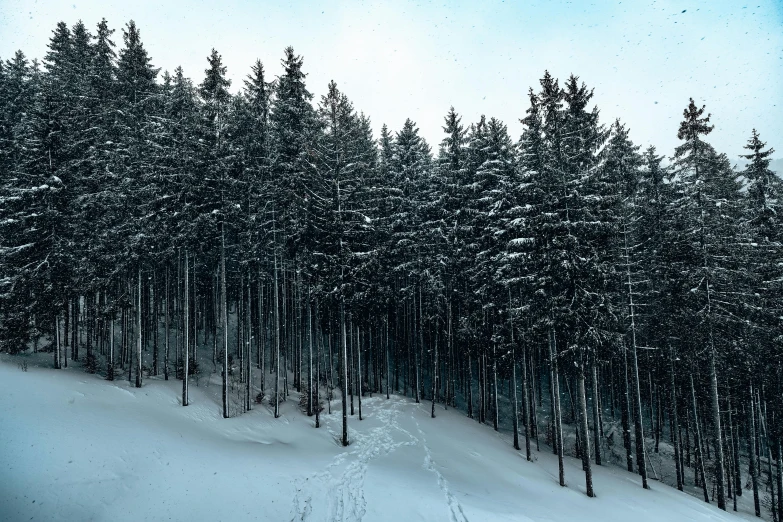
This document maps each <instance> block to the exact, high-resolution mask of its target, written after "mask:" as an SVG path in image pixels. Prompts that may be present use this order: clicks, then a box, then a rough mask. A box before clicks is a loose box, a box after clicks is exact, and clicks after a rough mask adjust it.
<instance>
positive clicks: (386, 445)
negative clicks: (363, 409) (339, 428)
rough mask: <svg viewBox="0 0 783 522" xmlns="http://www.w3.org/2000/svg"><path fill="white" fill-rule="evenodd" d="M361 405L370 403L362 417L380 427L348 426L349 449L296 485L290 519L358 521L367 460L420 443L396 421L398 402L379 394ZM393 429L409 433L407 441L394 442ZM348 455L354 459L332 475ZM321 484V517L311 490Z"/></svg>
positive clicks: (363, 505)
mask: <svg viewBox="0 0 783 522" xmlns="http://www.w3.org/2000/svg"><path fill="white" fill-rule="evenodd" d="M363 404H364V405H365V406H373V408H372V410H371V414H370V415H365V420H368V419H371V418H375V419H376V420H377V421H379V422H380V426H376V427H373V428H371V429H370V430H369V431H367V432H366V433H362V432H359V431H357V430H354V429H352V428H350V427H349V428H348V435H349V440H350V441H351V444H350V446H349V447H348V449H349V450H350V451H344V452H341V453H340V454H338V455H337V456H335V457H334V458H333V459H332V461H331V462H330V463H329V464H327V466H326V469H325V470H324V471H321V472H318V473H315V474H313V475H310V476H308V477H306V478H305V479H304V480H302V481H300V483H299V484H298V485H297V487H296V494H295V496H294V515H293V517H292V518H291V520H292V522H293V521H305V520H311V519H312V520H330V521H331V520H335V521H337V520H340V521H349V522H360V521H361V520H362V519H363V518H364V515H365V513H366V512H367V501H366V499H365V497H364V478H365V476H366V474H367V468H368V467H369V464H370V462H371V461H373V460H375V459H377V458H379V457H382V456H386V455H389V454H391V453H393V452H394V451H395V450H396V449H397V448H400V447H403V446H412V445H415V444H416V443H417V442H419V441H418V439H417V438H415V437H413V436H412V435H411V434H410V433H408V432H407V431H405V430H404V429H401V428H400V427H399V424H398V423H397V416H398V415H399V408H398V403H396V402H393V403H387V402H386V401H385V400H384V399H381V398H380V397H370V398H367V399H365V400H364V401H363ZM336 415H337V414H336V413H335V416H336ZM326 426H327V430H328V431H329V433H330V434H331V435H332V436H333V437H334V438H335V439H338V440H339V438H340V435H339V434H338V433H336V432H334V431H333V430H332V429H331V428H330V427H329V426H330V423H329V422H327V423H326ZM393 429H397V430H398V431H400V432H402V433H404V434H406V435H408V436H409V438H410V440H405V441H401V442H395V441H394V438H393V437H392V433H393ZM349 456H353V457H354V459H353V460H352V461H351V462H350V463H349V464H348V465H347V466H346V467H345V469H344V470H343V471H342V473H340V474H338V475H336V476H335V475H334V474H333V473H332V469H334V468H336V467H338V466H339V465H340V464H342V463H343V462H344V461H345V460H346V459H347V458H348V457H349ZM319 482H320V484H319ZM324 483H325V484H326V487H327V492H326V495H325V496H326V498H325V499H324V500H325V507H326V509H327V512H326V513H325V514H324V516H323V517H316V516H315V514H314V513H313V509H314V507H315V508H317V507H319V506H322V505H323V504H322V503H317V502H314V500H313V495H314V490H315V489H316V488H319V487H320V488H322V487H323V485H324Z"/></svg>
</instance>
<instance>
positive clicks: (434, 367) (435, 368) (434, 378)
mask: <svg viewBox="0 0 783 522" xmlns="http://www.w3.org/2000/svg"><path fill="white" fill-rule="evenodd" d="M436 328H437V327H436ZM437 399H438V334H437V332H436V333H435V351H434V353H433V354H432V411H431V412H430V416H431V417H432V418H433V419H434V418H435V401H436V400H437Z"/></svg>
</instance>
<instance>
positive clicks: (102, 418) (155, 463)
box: [0, 355, 752, 522]
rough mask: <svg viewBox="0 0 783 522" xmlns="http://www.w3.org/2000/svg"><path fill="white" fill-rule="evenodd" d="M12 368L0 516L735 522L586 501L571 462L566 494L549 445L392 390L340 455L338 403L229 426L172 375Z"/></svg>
mask: <svg viewBox="0 0 783 522" xmlns="http://www.w3.org/2000/svg"><path fill="white" fill-rule="evenodd" d="M19 360H20V359H19V358H13V357H9V356H6V355H3V356H1V358H0V396H2V400H1V401H0V425H2V437H0V484H2V488H0V520H5V521H9V522H16V521H22V520H46V521H55V520H63V521H77V520H78V521H88V520H95V521H99V520H111V521H112V522H120V521H125V520H128V521H139V520H189V521H199V520H209V521H219V520H225V521H240V520H262V521H267V520H268V521H284V520H285V521H288V520H312V521H327V520H328V521H332V520H346V521H358V520H365V521H376V520H379V521H382V520H395V521H399V520H404V521H406V522H410V521H414V520H427V521H439V520H444V521H468V520H471V521H506V520H508V521H511V520H514V521H519V520H523V521H527V520H535V521H538V520H552V521H557V520H563V521H566V520H567V521H575V520H581V521H584V520H600V521H607V522H608V521H627V520H634V522H643V521H647V520H649V521H653V520H654V521H658V520H667V521H676V520H693V521H699V520H710V521H723V520H725V521H731V520H739V519H738V518H737V516H736V515H735V514H732V513H724V512H721V511H719V510H718V509H717V508H716V507H715V506H713V505H707V504H705V503H703V502H701V501H699V500H698V499H696V498H693V497H691V496H689V495H686V494H683V493H680V492H678V491H676V490H674V489H672V488H670V487H668V486H665V485H663V484H661V483H659V482H655V481H653V482H652V490H650V491H644V490H642V489H641V486H640V479H639V477H637V476H636V475H632V474H629V473H627V472H625V471H623V470H621V469H620V468H617V467H614V466H612V467H606V466H603V467H599V466H596V469H595V484H596V493H597V498H594V499H591V498H588V497H587V496H585V494H584V488H583V483H582V479H583V474H582V473H581V469H580V464H579V462H578V461H577V460H575V459H570V458H569V459H568V460H567V469H566V476H567V478H568V480H569V483H568V487H567V488H561V487H559V486H558V484H557V478H556V477H557V460H556V459H555V458H553V456H552V455H551V454H550V453H549V452H548V451H544V448H543V446H542V451H541V452H538V453H534V455H535V458H536V459H535V461H534V462H526V461H525V459H524V454H523V453H518V452H515V451H514V450H513V449H512V448H511V445H510V444H509V441H508V440H507V437H506V436H505V435H503V434H500V435H499V434H496V433H495V432H493V431H492V430H491V428H487V427H485V426H481V425H479V424H478V423H476V422H474V421H471V420H470V419H468V418H466V417H465V416H464V415H463V414H462V413H460V412H455V411H452V410H448V411H444V410H443V409H442V408H441V407H439V408H438V413H437V418H435V419H431V418H430V417H429V403H425V404H421V405H417V404H415V403H414V402H413V401H411V400H409V399H406V398H403V397H399V396H392V398H391V399H390V400H386V398H385V397H384V396H374V397H366V398H365V399H364V400H363V413H364V416H365V419H364V420H363V421H359V420H358V416H357V417H354V418H351V421H350V426H351V430H350V438H351V441H352V444H351V445H350V446H349V447H347V448H342V447H341V446H340V445H339V442H338V440H337V439H338V431H339V422H340V416H339V414H338V413H337V409H336V408H335V413H333V414H332V415H327V414H325V415H324V416H323V418H322V420H323V425H322V428H321V429H314V428H313V419H312V418H308V417H307V416H305V415H303V414H301V413H300V412H299V411H298V410H297V409H296V405H295V404H294V402H293V401H291V400H289V402H287V403H286V404H285V405H284V407H283V410H282V411H283V415H282V416H281V417H280V418H278V419H274V418H273V416H272V414H271V413H270V411H269V410H268V409H267V407H266V405H256V409H255V410H254V411H252V412H251V413H248V414H244V415H241V416H238V417H235V418H231V419H227V420H225V419H222V418H221V411H220V405H219V402H218V401H216V400H215V399H216V397H217V393H218V387H217V386H214V385H211V386H208V385H207V383H206V380H202V381H201V383H200V384H201V385H200V386H193V387H192V388H191V400H192V404H191V405H190V406H188V407H187V408H182V407H180V406H179V381H173V380H172V381H169V382H165V381H162V380H156V379H149V380H147V381H145V385H144V386H143V387H142V388H140V389H136V388H131V387H129V386H128V383H127V382H126V381H115V382H107V381H105V380H102V379H101V378H100V377H98V376H94V375H87V374H84V373H82V371H81V370H70V369H69V370H62V371H53V370H51V369H46V368H38V367H35V366H33V365H31V366H30V367H29V368H28V370H27V371H22V370H21V369H20V368H19V367H18V366H17V363H18V361H19ZM336 405H337V403H335V406H336ZM455 434H456V435H455ZM744 516H746V517H747V518H748V519H749V518H752V517H750V516H747V515H744Z"/></svg>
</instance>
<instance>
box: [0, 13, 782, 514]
mask: <svg viewBox="0 0 783 522" xmlns="http://www.w3.org/2000/svg"><path fill="white" fill-rule="evenodd" d="M113 38H114V31H113V30H111V29H110V28H109V26H108V24H107V22H106V21H105V20H103V21H101V23H100V24H98V26H97V28H96V29H95V31H94V32H91V31H90V30H89V28H88V27H86V26H85V25H84V24H83V23H81V22H78V23H76V24H75V25H73V26H71V27H69V26H68V25H67V24H65V23H62V22H61V23H60V24H58V25H57V27H56V29H55V30H54V31H53V33H52V36H51V39H50V42H49V45H48V52H47V53H46V56H45V57H44V58H43V62H42V63H39V62H38V61H37V60H32V61H30V60H28V59H27V58H26V57H25V55H24V54H23V53H22V52H21V51H19V52H17V53H16V54H15V55H14V56H13V57H12V58H10V59H8V60H6V61H5V62H2V63H0V350H2V351H6V352H9V353H12V354H14V353H19V352H23V351H36V352H48V353H51V359H50V360H51V361H52V365H53V367H54V368H56V369H59V368H62V367H66V366H69V365H78V366H79V367H81V368H83V369H84V371H87V372H91V373H99V374H102V375H105V377H106V378H107V379H110V380H112V379H121V378H122V379H128V380H131V381H132V382H133V383H134V384H135V386H137V387H141V386H143V384H144V380H145V379H148V378H152V377H155V378H162V379H166V380H168V379H180V380H182V404H183V405H184V406H187V405H188V400H189V399H188V386H189V383H190V382H191V381H192V380H193V379H195V378H197V376H198V374H200V373H206V372H217V373H218V374H219V375H221V376H222V383H223V385H222V386H223V391H222V397H223V400H222V411H223V416H224V417H229V416H235V415H240V414H242V413H243V412H244V411H247V410H249V409H251V408H253V407H254V405H256V404H259V403H266V404H268V405H271V407H272V408H274V413H275V415H278V412H279V405H280V402H281V401H284V400H287V398H288V395H289V393H292V392H293V391H295V392H296V393H297V395H298V396H299V397H301V399H299V400H300V401H301V402H302V407H303V409H304V410H305V411H306V413H307V414H308V415H313V416H314V417H315V424H314V425H315V426H316V427H318V426H319V414H320V412H321V411H322V409H324V408H327V407H328V408H331V400H332V399H333V398H336V399H340V400H341V402H342V418H343V428H342V443H343V444H344V445H348V444H349V443H350V441H349V438H348V430H347V423H348V419H349V418H350V417H351V415H354V413H358V419H360V418H361V415H362V413H361V401H362V396H363V395H364V394H371V393H383V394H385V395H386V396H388V395H389V394H390V393H395V394H404V395H407V396H410V397H412V398H414V399H415V401H417V402H419V401H431V411H432V416H433V417H434V416H435V415H436V414H437V409H438V408H449V407H450V408H458V409H461V410H464V411H465V412H466V414H467V415H468V416H469V417H471V418H474V419H476V420H477V421H478V422H481V423H487V424H491V425H492V427H493V428H494V429H495V430H498V429H501V428H504V427H506V428H504V429H510V430H513V444H514V446H515V448H516V449H520V448H522V447H524V451H525V454H526V455H527V458H528V460H530V459H531V458H533V457H532V454H531V452H533V450H535V449H540V445H541V444H542V443H544V444H547V445H548V447H549V448H551V449H552V451H554V452H555V453H556V454H557V455H558V456H559V461H560V477H559V481H560V484H561V485H565V477H564V467H563V456H564V454H569V452H571V451H574V452H575V454H576V455H577V456H578V457H580V458H581V459H582V463H583V469H584V472H585V480H586V491H587V495H588V496H593V494H594V491H593V484H592V473H591V466H593V465H601V464H602V457H604V464H606V458H605V455H602V451H603V448H605V447H606V444H605V439H606V438H607V437H609V436H610V434H609V433H608V432H609V430H608V429H605V425H606V426H608V425H609V424H610V423H613V422H614V421H615V418H618V422H619V425H620V426H621V430H620V433H618V434H617V435H616V437H617V444H618V445H622V451H623V453H624V456H625V464H626V465H627V468H628V470H629V471H632V472H636V473H639V474H640V475H641V477H642V480H643V484H644V487H648V472H649V470H648V465H647V464H648V455H647V453H648V452H650V451H653V452H658V451H659V447H662V446H664V445H667V446H668V447H671V448H673V460H674V464H673V467H674V468H675V469H676V486H677V487H678V488H679V489H681V490H682V489H683V488H684V487H688V486H689V485H693V484H695V485H696V486H697V487H699V488H701V490H702V492H703V498H704V500H705V501H707V502H717V505H718V506H720V507H721V508H723V509H726V508H727V506H728V507H729V508H730V507H731V506H730V504H731V503H732V502H731V501H732V499H733V500H734V506H735V509H736V498H737V496H739V495H742V494H743V493H745V494H750V493H749V492H744V491H743V490H744V489H745V488H746V487H748V488H749V489H748V491H749V490H750V489H752V495H753V496H754V503H755V510H756V514H757V515H760V514H761V511H762V508H764V510H765V511H767V512H769V513H770V514H771V516H772V517H773V518H774V519H775V520H778V518H779V517H780V516H781V515H783V467H782V462H781V461H782V459H783V453H782V446H783V402H781V396H783V386H782V383H781V348H780V346H781V340H782V339H781V333H783V331H782V330H781V328H782V327H783V325H782V324H781V304H782V302H783V301H781V281H782V277H783V249H781V238H780V223H779V218H778V213H779V212H780V211H781V205H782V204H783V201H781V200H779V194H778V193H779V191H780V190H781V187H780V183H781V182H780V180H779V178H778V177H777V176H776V175H775V174H774V173H773V172H771V171H770V169H769V164H770V159H771V158H770V156H771V154H772V153H773V150H772V149H770V148H767V147H766V145H765V143H764V142H763V141H762V139H761V137H760V136H759V134H758V133H757V132H756V131H755V130H751V129H747V133H748V136H749V139H748V140H747V143H746V144H745V149H746V150H747V154H746V155H744V156H742V159H743V160H744V161H743V162H742V164H743V165H745V166H744V168H743V169H738V168H737V167H736V166H734V165H733V164H732V161H733V159H732V158H729V157H728V156H726V155H725V154H723V153H720V152H719V151H716V150H715V149H714V148H713V147H712V146H711V145H710V144H709V141H708V137H709V134H710V132H711V131H712V130H713V126H712V125H711V124H710V115H709V114H708V113H707V112H705V107H703V106H700V105H699V104H697V103H696V102H695V101H694V100H693V99H691V100H690V102H689V103H688V100H687V97H686V98H685V99H684V100H683V106H685V109H684V112H683V117H682V122H681V123H680V126H679V129H674V128H673V129H671V131H672V133H675V132H676V133H677V137H678V138H679V140H680V145H679V146H678V147H677V148H676V149H675V150H673V151H667V152H669V153H670V154H671V155H670V156H667V155H666V154H662V153H660V152H659V151H657V150H656V149H655V147H653V146H649V147H647V148H646V149H642V148H641V147H640V146H639V145H635V144H634V143H633V142H632V141H631V137H630V133H629V129H628V128H627V127H626V126H625V125H624V124H623V123H622V122H621V121H620V120H619V119H618V120H615V121H613V122H611V123H607V122H603V121H601V118H600V114H599V111H598V109H597V108H596V107H594V106H592V102H591V99H592V96H593V91H592V90H591V89H590V88H589V87H587V86H585V84H584V83H582V82H580V80H579V78H578V77H577V76H573V75H572V76H571V77H569V78H568V79H566V80H565V81H564V82H562V83H561V82H560V81H559V80H558V79H556V78H554V77H552V76H551V75H550V74H549V73H548V72H545V73H544V75H543V78H541V80H540V85H538V86H537V87H536V88H531V89H530V90H529V92H528V94H527V97H528V99H529V108H528V109H527V111H526V113H525V114H512V115H507V116H508V117H511V118H519V119H521V121H522V123H523V124H524V132H523V133H522V135H521V136H520V137H519V139H518V140H515V139H514V138H512V137H511V136H509V133H508V131H507V127H506V125H505V124H504V123H503V122H502V121H501V120H499V119H496V118H485V117H483V116H482V117H481V119H480V120H479V121H477V122H473V123H463V122H462V120H461V118H460V116H459V115H458V113H457V112H456V111H455V110H454V108H451V109H449V110H448V112H447V113H446V115H445V117H444V120H443V139H442V141H441V142H440V143H439V144H438V145H437V151H433V150H432V148H431V147H430V145H429V144H427V143H426V141H425V140H424V139H423V138H422V137H421V136H420V135H419V131H418V128H417V126H416V123H414V122H413V121H411V120H410V119H408V120H406V121H405V123H404V125H403V126H402V128H401V129H400V130H398V131H393V130H389V129H388V128H387V127H386V126H385V125H384V126H383V128H382V130H381V132H380V136H374V135H373V131H372V126H371V122H370V119H369V117H368V116H366V115H364V114H363V113H362V112H360V111H358V110H357V109H356V108H355V107H354V106H353V104H352V103H351V101H350V100H349V98H348V97H347V96H346V94H344V93H343V92H342V91H340V90H339V88H338V86H337V84H336V83H335V82H331V83H330V84H329V85H328V86H324V87H325V92H326V93H325V94H324V95H323V96H321V97H320V98H319V99H316V98H315V97H314V95H313V94H312V92H311V91H310V90H309V89H310V88H311V87H308V86H307V85H306V74H305V72H304V68H303V60H302V58H301V57H300V56H298V55H297V54H296V53H295V52H294V50H293V48H291V47H289V48H287V49H285V51H284V55H283V58H282V60H281V70H280V74H279V75H277V76H275V77H274V78H272V77H271V75H270V74H269V73H268V72H267V70H266V69H265V68H264V66H263V65H262V63H261V61H257V62H256V63H255V64H254V65H252V67H250V68H249V71H248V74H247V76H246V80H245V81H244V85H242V86H240V87H239V88H238V89H236V90H235V92H232V91H230V89H231V85H230V81H229V80H228V79H227V78H226V67H225V66H224V65H223V64H222V59H221V55H220V54H219V53H218V52H217V51H215V50H212V52H211V54H210V55H209V56H208V58H207V62H206V70H205V74H204V76H203V79H201V80H200V81H199V82H198V83H194V82H193V81H191V80H190V79H189V78H187V77H185V76H184V74H183V71H182V69H181V68H177V69H176V70H174V71H173V73H169V72H167V71H166V72H163V73H161V72H160V71H159V69H157V68H156V67H155V66H154V65H153V64H152V63H151V62H152V60H151V58H150V57H149V56H148V53H147V51H146V50H145V48H144V45H143V44H142V41H141V38H140V32H139V29H138V27H137V26H136V25H135V24H134V22H132V21H131V22H129V23H128V24H127V25H126V26H125V27H124V28H123V30H122V45H121V46H120V47H119V48H116V47H115V43H114V42H113ZM742 132H745V129H742ZM736 159H737V160H739V159H740V158H736ZM47 357H49V356H47ZM355 404H356V408H357V409H358V412H357V411H355ZM358 419H357V421H356V422H358ZM352 422H353V420H352ZM564 430H566V431H567V430H572V431H571V432H572V433H574V434H575V437H576V439H575V440H576V444H575V445H574V446H573V447H571V445H569V447H566V444H565V438H564ZM611 436H615V435H614V432H612V435H611ZM620 439H622V440H621V441H620ZM531 446H532V448H531ZM598 487H599V489H600V484H599V485H598Z"/></svg>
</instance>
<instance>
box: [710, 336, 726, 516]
mask: <svg viewBox="0 0 783 522" xmlns="http://www.w3.org/2000/svg"><path fill="white" fill-rule="evenodd" d="M710 399H711V406H712V427H713V437H714V438H715V487H716V488H717V489H718V507H719V508H720V509H722V510H724V511H725V510H726V491H725V487H724V482H725V479H724V475H725V471H724V469H723V463H724V456H723V433H722V431H721V427H720V405H719V401H718V375H717V373H716V370H715V349H714V348H712V349H711V351H710Z"/></svg>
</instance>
